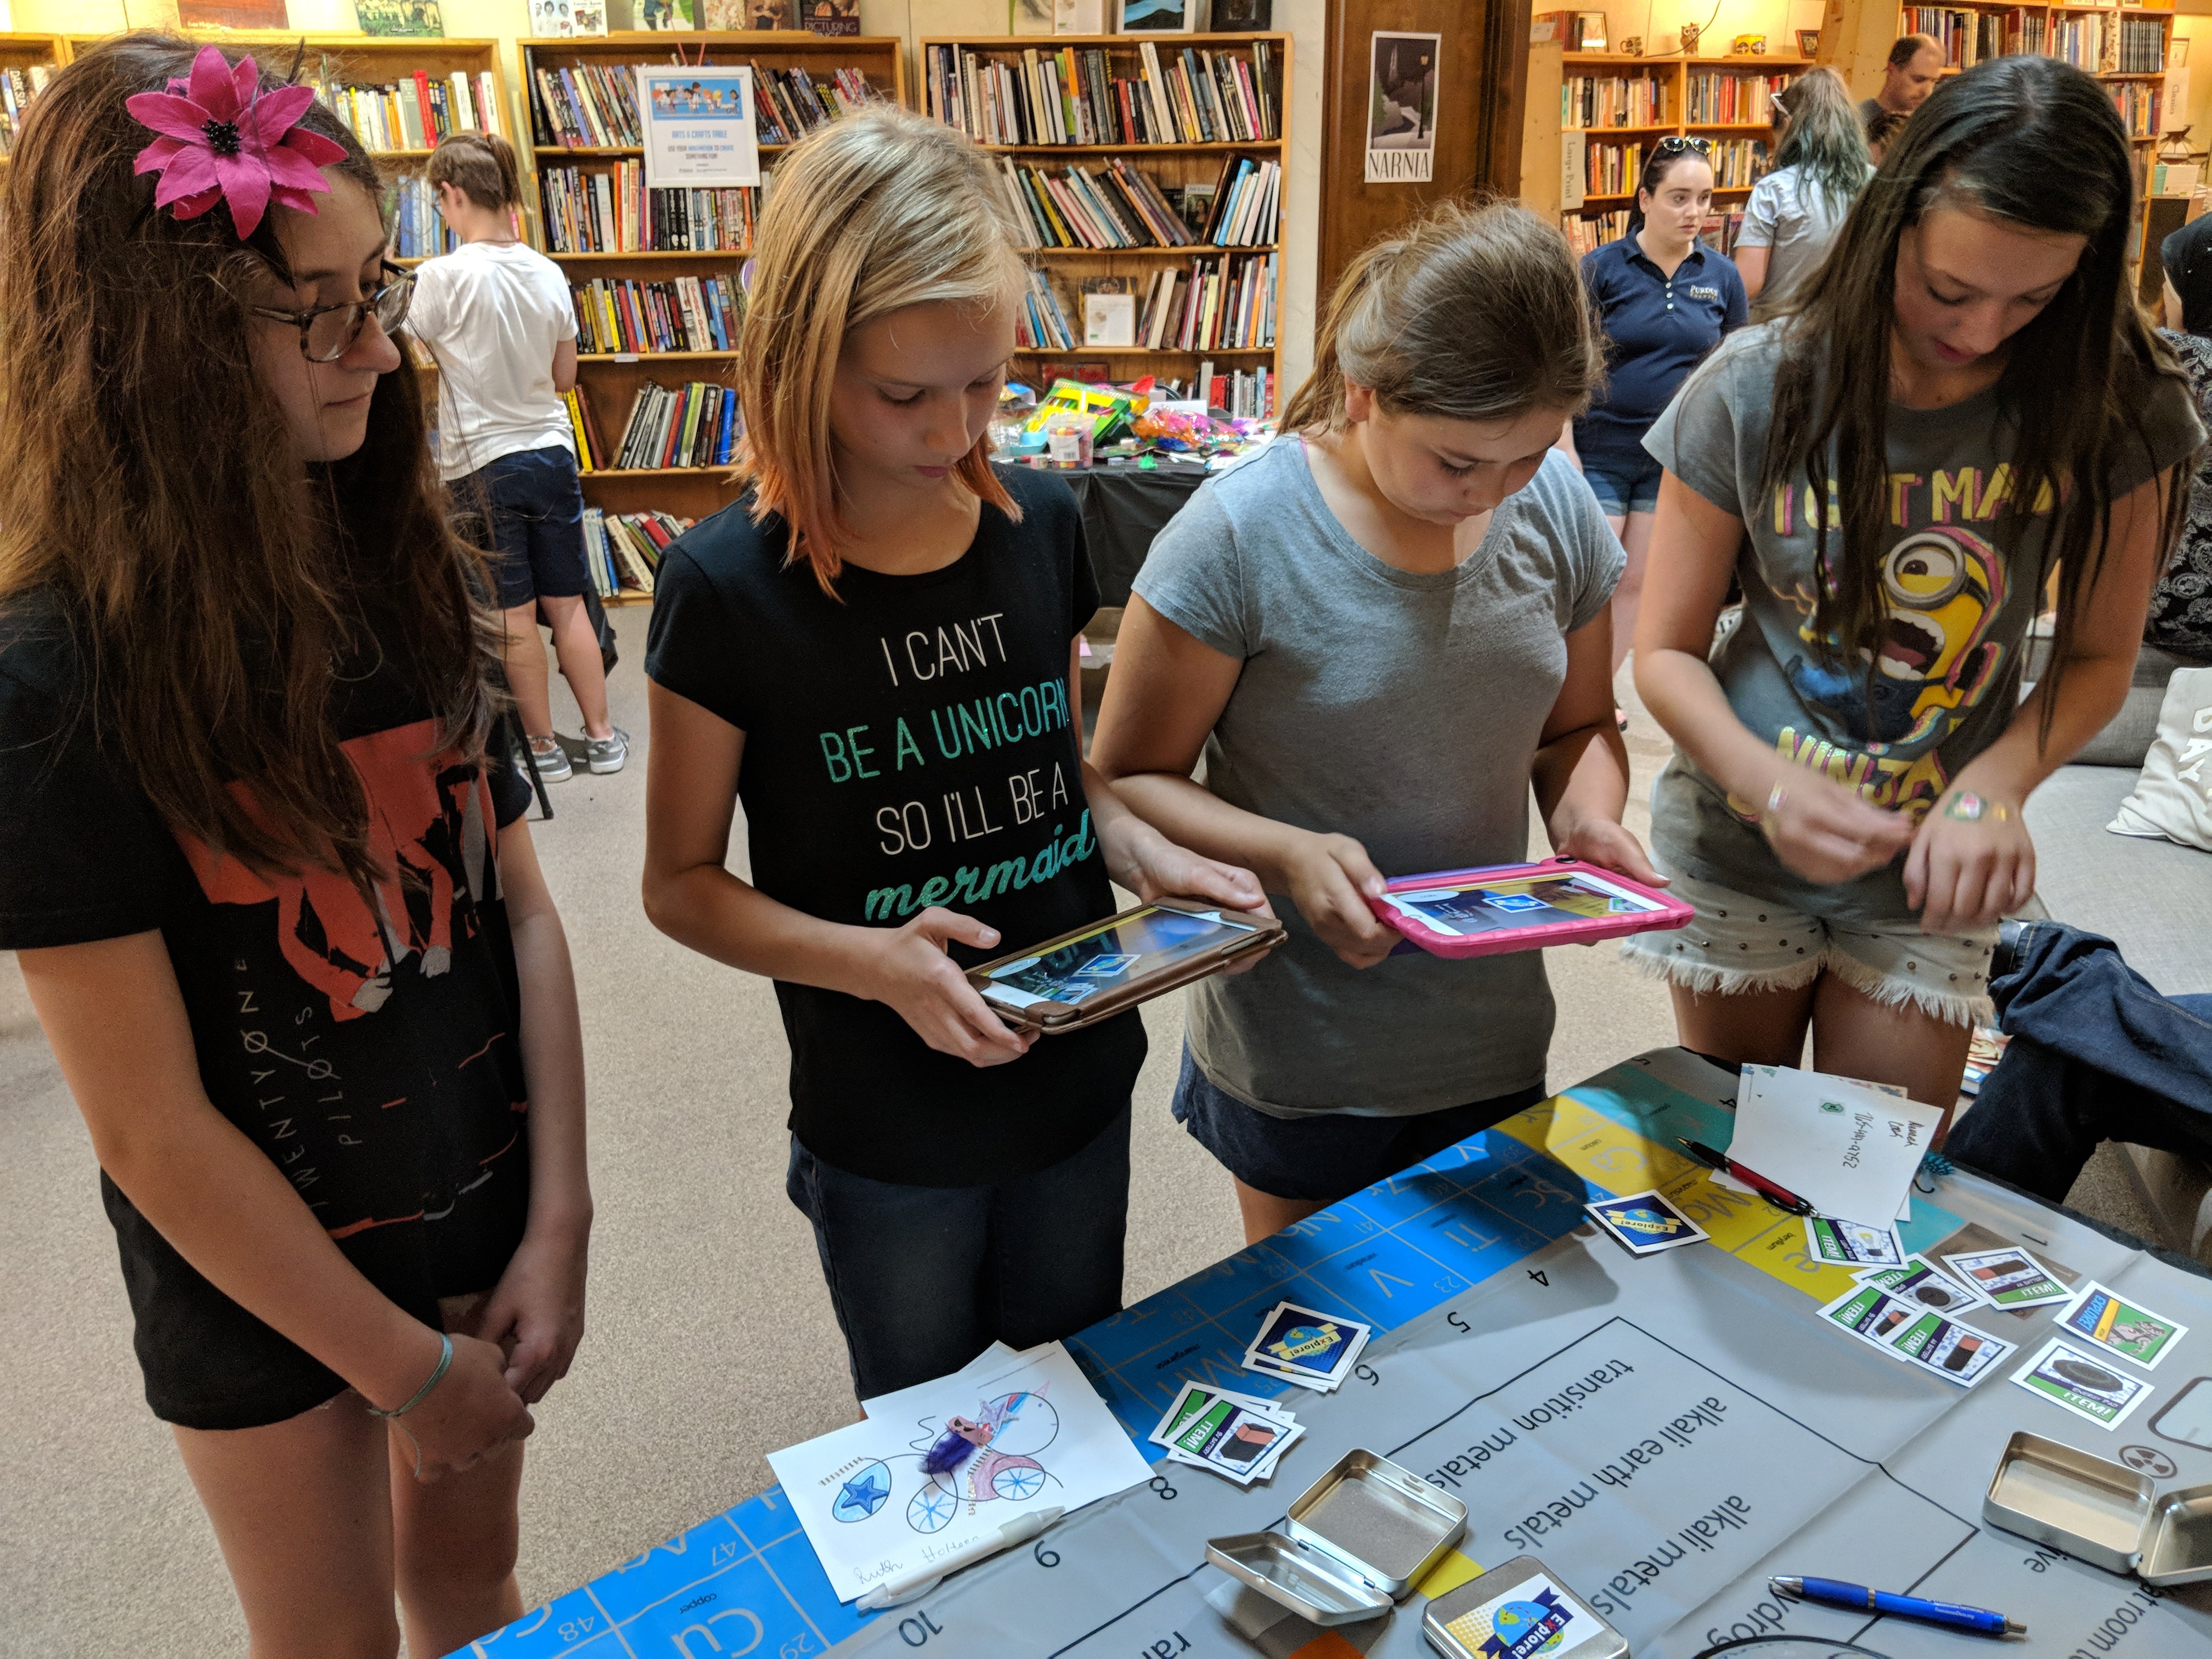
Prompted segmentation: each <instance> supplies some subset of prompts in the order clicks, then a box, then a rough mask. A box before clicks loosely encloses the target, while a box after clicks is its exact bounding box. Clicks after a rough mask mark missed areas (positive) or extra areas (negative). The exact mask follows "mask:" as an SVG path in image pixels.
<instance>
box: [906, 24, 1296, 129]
mask: <svg viewBox="0 0 2212 1659" xmlns="http://www.w3.org/2000/svg"><path fill="white" fill-rule="evenodd" d="M1124 50H1126V48H1124ZM1136 52H1137V62H1136V64H1135V65H1134V67H1135V69H1136V70H1137V73H1136V74H1135V76H1133V77H1128V78H1118V77H1116V76H1115V74H1114V64H1113V60H1112V58H1111V57H1110V56H1109V52H1108V49H1107V48H1105V47H1103V46H1081V47H1073V46H1071V47H1063V48H1061V49H1060V51H1058V52H1053V51H1050V50H1047V51H1044V52H1038V51H1036V50H1035V49H1033V48H1031V49H1025V50H1024V52H1022V54H1021V56H1020V57H1019V58H1012V57H1006V58H999V57H990V58H987V57H985V56H983V55H982V54H981V53H980V52H971V51H969V49H968V48H967V47H965V46H932V47H930V48H929V49H928V51H927V54H926V58H927V63H926V64H925V67H924V73H925V75H926V76H927V81H928V86H929V106H930V108H931V110H932V111H933V112H935V114H936V115H937V118H939V120H941V121H943V122H945V124H946V125H950V126H955V127H957V128H959V129H960V130H961V131H963V132H965V133H966V134H967V135H968V136H969V137H970V138H973V139H975V140H977V141H978V142H979V143H987V144H1176V143H1182V144H1195V143H1255V142H1258V141H1261V140H1266V139H1272V138H1274V137H1277V136H1278V135H1279V132H1280V131H1281V127H1280V125H1279V117H1278V109H1279V99H1280V96H1281V93H1280V82H1279V72H1280V71H1279V65H1278V64H1277V63H1276V60H1275V54H1274V51H1273V46H1272V44H1271V43H1270V42H1268V41H1265V40H1255V41H1254V42H1253V43H1252V46H1251V50H1250V52H1249V54H1247V53H1242V52H1213V51H1202V50H1198V49H1194V48H1193V47H1189V46H1185V47H1183V48H1182V49H1181V50H1180V51H1179V52H1178V51H1176V50H1175V49H1174V48H1173V47H1172V46H1170V53H1171V56H1170V58H1169V59H1168V60H1166V61H1165V62H1163V60H1162V58H1161V54H1160V48H1159V44H1158V42H1155V41H1152V40H1140V41H1139V42H1138V44H1137V46H1136Z"/></svg>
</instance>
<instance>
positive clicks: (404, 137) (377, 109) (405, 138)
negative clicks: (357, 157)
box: [316, 70, 504, 150]
mask: <svg viewBox="0 0 2212 1659" xmlns="http://www.w3.org/2000/svg"><path fill="white" fill-rule="evenodd" d="M316 90H317V92H318V93H319V94H320V95H321V97H322V100H323V101H324V102H325V103H326V104H328V105H329V106H331V110H332V111H333V112H335V113H336V114H337V118H338V119H340V120H341V121H343V122H344V123H345V124H346V125H348V126H349V127H351V128H352V129H353V135H354V137H356V138H358V139H360V140H361V143H362V149H371V150H391V149H435V148H436V146H437V143H438V140H440V139H441V138H443V137H446V136H447V134H448V133H454V132H499V131H500V130H501V129H500V120H499V94H498V91H497V84H496V82H494V81H493V79H492V77H491V75H490V72H489V70H487V71H484V72H483V73H481V74H477V75H471V74H469V73H467V72H466V71H465V70H454V71H453V74H451V75H450V76H445V77H443V78H440V77H438V76H432V75H429V74H428V73H426V72H425V71H423V70H416V71H415V73H414V75H413V76H411V77H409V78H407V79H404V80H399V81H392V82H386V83H385V84H384V85H382V86H365V87H348V86H334V85H329V84H325V85H321V86H319V87H318V88H316ZM502 136H504V135H502Z"/></svg>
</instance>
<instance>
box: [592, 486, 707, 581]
mask: <svg viewBox="0 0 2212 1659" xmlns="http://www.w3.org/2000/svg"><path fill="white" fill-rule="evenodd" d="M695 522H696V520H691V519H679V518H678V517H677V516H676V515H675V514H674V513H608V512H605V511H604V510H602V509H601V508H599V507H586V508H585V509H584V562H585V564H586V567H587V568H589V569H590V571H591V573H592V586H594V587H596V588H598V589H599V597H600V598H601V599H612V598H614V597H615V595H616V594H617V593H625V592H628V593H650V592H653V578H654V577H656V576H658V575H659V574H660V555H661V551H662V550H663V549H665V547H666V546H667V545H668V544H669V543H671V542H672V541H674V540H675V539H676V538H678V536H680V535H682V534H683V533H684V532H685V531H687V530H689V529H690V527H691V526H692V525H693V524H694V523H695Z"/></svg>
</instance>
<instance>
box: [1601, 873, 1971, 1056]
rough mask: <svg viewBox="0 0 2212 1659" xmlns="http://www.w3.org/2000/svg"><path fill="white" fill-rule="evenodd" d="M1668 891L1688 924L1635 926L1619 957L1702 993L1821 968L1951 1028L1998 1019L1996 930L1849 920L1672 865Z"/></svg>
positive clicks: (1796, 982)
mask: <svg viewBox="0 0 2212 1659" xmlns="http://www.w3.org/2000/svg"><path fill="white" fill-rule="evenodd" d="M1667 873H1668V875H1669V876H1671V877H1672V878H1673V880H1672V881H1671V882H1670V884H1668V889H1667V891H1668V895H1669V896H1672V897H1674V898H1678V899H1680V900H1682V901H1683V902H1685V903H1687V904H1689V905H1692V906H1693V907H1694V908H1696V910H1697V913H1698V914H1697V915H1696V917H1695V918H1694V919H1693V920H1692V921H1691V922H1690V923H1689V925H1688V926H1687V927H1677V928H1674V929H1672V930H1670V931H1668V932H1664V933H1631V934H1630V935H1629V936H1628V937H1627V938H1626V939H1623V940H1621V942H1620V956H1621V960H1622V961H1624V962H1626V963H1628V964H1629V965H1630V966H1631V967H1632V968H1635V969H1638V970H1639V971H1641V972H1642V973H1644V975H1647V976H1648V977H1650V978H1652V979H1661V980H1664V981H1667V982H1668V984H1669V985H1679V986H1680V987H1682V988H1683V989H1684V990H1686V991H1691V992H1694V993H1698V994H1711V993H1714V992H1718V993H1719V994H1722V995H1723V996H1728V995H1731V994H1736V993H1740V992H1745V991H1792V990H1797V989H1800V988H1802V987H1805V986H1808V985H1810V984H1811V983H1812V982H1813V981H1814V980H1816V979H1818V978H1819V977H1820V975H1821V974H1822V973H1823V972H1827V973H1831V974H1833V975H1835V976H1836V977H1837V978H1838V979H1839V980H1841V981H1844V984H1846V985H1848V986H1850V987H1851V988H1852V989H1853V990H1854V991H1857V992H1858V993H1860V994H1862V995H1864V996H1868V997H1870V998H1872V999H1873V1000H1875V1001H1876V1002H1878V1003H1881V1004H1882V1005H1883V1006H1887V1007H1902V1006H1905V1005H1906V1004H1908V1003H1909V1004H1911V1006H1914V1007H1916V1008H1917V1009H1919V1010H1920V1011H1921V1012H1923V1013H1925V1014H1929V1015H1931V1016H1933V1017H1934V1018H1937V1019H1940V1020H1942V1022H1943V1023H1944V1024H1947V1025H1971V1024H1975V1023H1976V1022H1987V1021H1988V1020H1989V1019H1990V1018H1992V1017H1993V1010H1992V1009H1991V1007H1990V956H1991V954H1992V953H1993V952H1994V951H1995V950H1996V942H1997V933H1996V928H1994V927H1992V928H1990V929H1989V930H1988V931H1987V932H1986V933H1960V934H1956V935H1953V934H1945V933H1922V932H1921V931H1920V923H1919V921H1918V919H1917V918H1916V917H1912V916H1905V917H1902V918H1900V919H1899V920H1898V921H1881V922H1862V923H1857V924H1848V923H1844V922H1838V921H1825V920H1823V919H1822V918H1820V917H1818V916H1811V915H1805V914H1803V913H1802V912H1801V911H1797V910H1793V909H1791V908H1790V907H1789V906H1787V905H1784V904H1777V903H1775V902H1773V901H1772V900H1771V899H1763V898H1754V897H1753V896H1751V895H1750V894H1748V893H1739V892H1737V891H1736V890H1735V889H1734V888H1731V887H1723V886H1721V885H1720V884H1717V883H1716V882H1710V881H1699V880H1698V879H1697V878H1695V877H1693V876H1686V875H1683V874H1681V873H1680V872H1676V871H1673V870H1669V871H1668V872H1667Z"/></svg>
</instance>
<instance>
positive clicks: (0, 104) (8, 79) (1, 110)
mask: <svg viewBox="0 0 2212 1659" xmlns="http://www.w3.org/2000/svg"><path fill="white" fill-rule="evenodd" d="M52 75H53V70H52V68H50V67H49V66H48V65H46V64H33V65H32V66H31V67H30V68H28V69H11V70H0V155H9V154H11V153H12V152H13V151H14V149H15V127H16V125H17V124H18V123H19V122H21V120H22V118H23V116H24V113H25V112H26V111H27V110H28V109H29V108H30V106H31V100H32V99H33V98H35V97H37V96H38V95H39V94H40V93H42V92H44V91H45V90H46V82H47V81H48V79H50V78H51V77H52Z"/></svg>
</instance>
